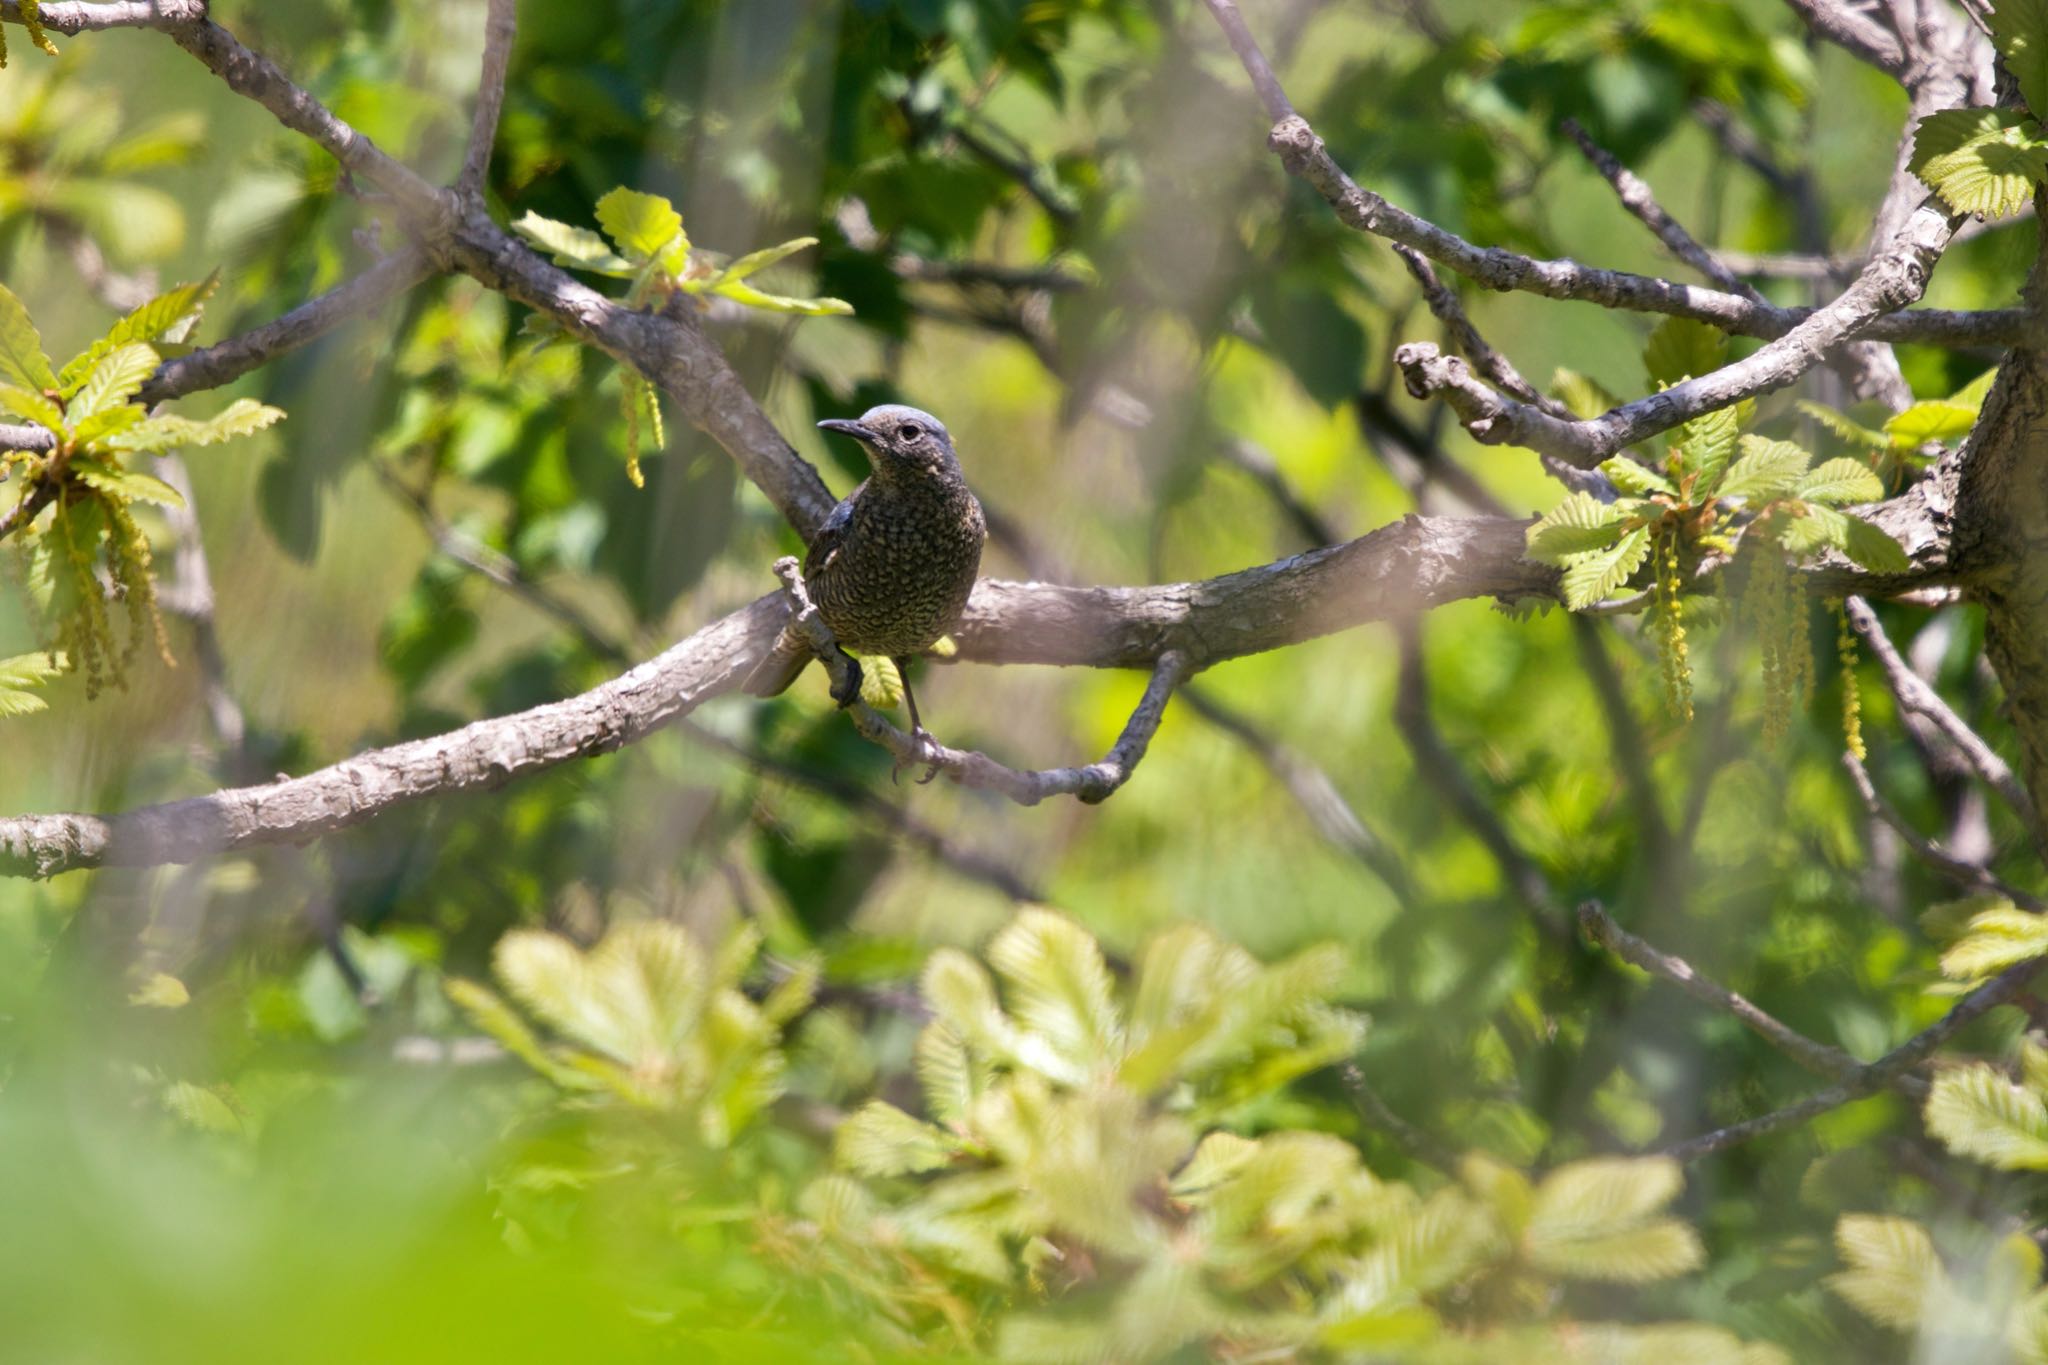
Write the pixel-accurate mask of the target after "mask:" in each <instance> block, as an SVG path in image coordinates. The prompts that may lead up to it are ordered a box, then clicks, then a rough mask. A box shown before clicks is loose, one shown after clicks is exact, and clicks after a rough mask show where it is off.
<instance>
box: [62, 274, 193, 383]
mask: <svg viewBox="0 0 2048 1365" xmlns="http://www.w3.org/2000/svg"><path fill="white" fill-rule="evenodd" d="M219 287H220V272H219V271H218V270H216V271H214V272H213V273H212V274H210V275H208V276H207V277H206V278H205V279H203V280H198V281H195V282H193V283H191V284H181V285H179V286H178V287H177V288H175V289H167V290H165V291H164V292H163V293H161V294H158V295H157V296H156V297H155V298H153V299H150V300H149V301H148V302H146V303H142V304H139V305H137V306H136V307H135V308H133V309H131V310H130V311H129V312H128V314H127V316H125V317H123V318H122V319H121V320H120V321H119V322H117V323H115V324H114V325H113V327H111V328H110V329H108V331H107V334H106V335H105V336H103V337H101V338H99V339H98V340H97V341H95V342H93V344H92V345H90V346H88V347H87V348H86V349H85V350H83V351H81V352H79V353H78V354H77V355H75V356H73V357H71V359H69V360H67V361H65V362H64V368H63V370H62V371H61V372H59V374H58V375H57V388H58V390H59V391H60V392H62V393H64V394H67V395H69V394H71V393H73V392H75V391H76V390H77V388H78V386H79V385H80V384H82V383H84V382H85V378H86V376H87V375H89V374H91V373H92V371H93V367H94V366H96V365H98V364H99V363H100V361H101V360H102V359H104V358H105V357H106V356H107V355H108V354H109V353H111V352H113V351H115V350H118V349H120V348H121V347H123V346H126V345H129V344H131V343H133V342H137V341H142V342H157V341H161V340H165V339H169V340H171V341H176V342H183V341H185V340H187V339H188V338H189V337H190V336H191V333H192V330H193V328H194V327H196V326H197V325H198V322H199V318H200V316H201V315H202V314H203V313H204V311H205V309H206V301H207V300H208V299H210V298H212V297H213V292H214V290H216V289H218V288H219Z"/></svg>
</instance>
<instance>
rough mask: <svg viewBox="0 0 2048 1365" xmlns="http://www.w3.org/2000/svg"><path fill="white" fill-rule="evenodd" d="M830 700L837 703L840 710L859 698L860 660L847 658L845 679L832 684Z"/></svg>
mask: <svg viewBox="0 0 2048 1365" xmlns="http://www.w3.org/2000/svg"><path fill="white" fill-rule="evenodd" d="M832 700H834V701H836V702H838V703H839V709H840V710H842V711H844V710H845V709H846V708H847V707H849V706H851V705H853V704H854V703H855V702H857V701H859V700H860V660H858V659H854V658H848V659H847V661H846V679H845V681H844V682H843V683H840V682H835V683H833V684H832Z"/></svg>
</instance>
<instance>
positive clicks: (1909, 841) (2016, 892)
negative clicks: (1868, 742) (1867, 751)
mask: <svg viewBox="0 0 2048 1365" xmlns="http://www.w3.org/2000/svg"><path fill="white" fill-rule="evenodd" d="M1842 766H1843V767H1845V768H1847V769H1848V770H1849V780H1850V781H1851V782H1852V783H1854V784H1855V786H1856V794H1857V795H1858V796H1860V797H1862V798H1863V806H1864V809H1866V810H1868V811H1869V812H1870V813H1871V814H1872V815H1874V816H1876V817H1877V818H1878V819H1880V820H1882V821H1884V822H1885V823H1886V824H1887V825H1890V826H1891V827H1892V829H1893V831H1894V832H1896V833H1897V834H1898V836H1899V838H1900V839H1901V840H1903V841H1904V842H1905V845H1906V847H1907V848H1909V849H1911V850H1912V852H1913V856H1914V857H1916V858H1918V859H1920V861H1921V862H1923V863H1926V864H1927V865H1928V866H1929V867H1931V868H1933V869H1934V870H1935V871H1937V872H1939V873H1941V874H1942V875H1943V876H1945V877H1947V878H1949V879H1950V880H1951V881H1953V882H1955V883H1957V884H1958V885H1960V886H1966V887H1968V888H1970V889H1971V890H1972V891H1985V892H1989V893H1990V894H1992V895H1994V896H2003V897H2004V898H2005V899H2007V900H2009V901H2011V902H2012V903H2013V904H2014V905H2017V906H2020V907H2022V908H2023V909H2027V910H2048V902H2044V901H2042V900H2041V899H2040V898H2039V897H2038V896H2030V895H2028V894H2027V893H2026V892H2024V891H2022V890H2020V889H2019V888H2018V887H2016V886H2013V885H2012V884H2010V883H2009V882H2007V881H2005V880H2004V879H2003V878H2001V877H2000V876H1998V875H1997V874H1996V873H1994V872H1992V871H1991V869H1990V868H1988V867H1985V866H1983V865H1982V864H1981V863H1973V862H1971V861H1970V860H1969V859H1967V858H1958V857H1957V856H1956V855H1955V854H1953V853H1951V852H1949V851H1948V850H1947V849H1945V848H1943V847H1942V846H1941V845H1940V844H1938V843H1936V842H1935V841H1934V840H1932V839H1930V838H1928V837H1927V836H1926V835H1924V834H1922V833H1921V832H1920V831H1919V830H1917V829H1914V828H1913V825H1912V822H1911V821H1909V820H1907V819H1906V817H1905V816H1903V815H1901V814H1899V811H1898V808H1897V807H1895V806H1893V805H1892V803H1891V802H1889V801H1887V800H1885V799H1884V794H1883V793H1882V792H1880V791H1878V789H1877V784H1876V783H1874V782H1872V781H1871V780H1870V770H1869V769H1868V768H1866V767H1864V766H1863V760H1862V759H1859V758H1858V757H1856V755H1854V754H1852V753H1845V754H1843V755H1842Z"/></svg>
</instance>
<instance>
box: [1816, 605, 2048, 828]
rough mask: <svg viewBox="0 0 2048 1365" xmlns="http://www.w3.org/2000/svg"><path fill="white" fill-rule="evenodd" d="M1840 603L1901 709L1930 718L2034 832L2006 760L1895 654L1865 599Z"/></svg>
mask: <svg viewBox="0 0 2048 1365" xmlns="http://www.w3.org/2000/svg"><path fill="white" fill-rule="evenodd" d="M1842 605H1843V610H1844V611H1846V612H1847V613H1848V616H1849V624H1850V625H1852V626H1854V627H1855V628H1856V633H1857V634H1858V635H1861V636H1862V637H1863V640H1864V643H1866V644H1868V645H1869V646H1870V652H1871V654H1872V655H1873V656H1875V657H1876V659H1877V663H1878V667H1879V668H1881V669H1883V670H1884V680H1885V682H1886V684H1887V685H1889V686H1890V688H1891V690H1892V695H1893V696H1894V697H1896V698H1897V699H1898V703H1899V707H1900V709H1901V710H1903V711H1907V712H1909V713H1911V714H1913V715H1916V716H1923V717H1925V718H1926V719H1927V720H1929V721H1931V722H1932V723H1933V725H1934V727H1935V728H1936V729H1937V730H1939V731H1940V732H1941V733H1942V734H1943V735H1944V736H1945V737H1946V738H1947V739H1948V742H1949V743H1951V744H1953V745H1954V746H1955V747H1956V751H1957V752H1958V753H1960V754H1961V755H1962V756H1963V760H1964V762H1966V763H1968V764H1969V765H1970V768H1971V770H1972V771H1973V772H1975V773H1976V774H1977V776H1978V777H1979V778H1981V779H1983V781H1984V782H1985V783H1986V784H1987V785H1989V786H1990V787H1991V788H1992V790H1994V791H1996V792H1997V793H1998V794H1999V795H2000V796H2002V797H2004V798H2005V800H2006V803H2007V804H2008V805H2010V806H2011V807H2012V808H2013V810H2014V811H2016V812H2017V813H2018V814H2019V816H2020V818H2021V819H2023V820H2025V821H2026V823H2027V829H2028V831H2029V832H2030V833H2032V832H2034V831H2035V830H2036V829H2037V828H2038V824H2039V822H2038V821H2037V820H2036V818H2035V815H2034V802H2033V798H2032V797H2030V796H2028V795H2027V789H2026V788H2025V787H2023V786H2021V785H2020V780H2019V778H2017V777H2015V776H2014V775H2013V771H2012V769H2011V768H2010V767H2009V766H2007V764H2006V761H2005V760H2004V759H2002V758H2000V757H1999V756H1998V755H1997V754H1996V753H1995V752H1993V750H1992V748H1991V746H1990V745H1989V744H1987V743H1985V742H1984V739H1983V737H1982V736H1980V735H1979V734H1978V733H1977V732H1976V731H1975V730H1972V729H1971V728H1970V727H1969V724H1968V723H1967V722H1966V721H1964V719H1963V718H1962V717H1961V716H1959V715H1957V714H1956V713H1955V711H1954V710H1953V709H1952V708H1951V707H1950V706H1949V704H1948V703H1947V702H1946V701H1943V700H1942V697H1941V694H1940V693H1939V692H1936V691H1935V690H1934V689H1933V688H1932V687H1930V686H1929V685H1928V684H1927V680H1926V679H1924V678H1922V677H1921V676H1920V675H1919V674H1918V673H1915V672H1914V671H1913V669H1912V667H1911V666H1910V665H1908V664H1907V662H1906V661H1905V660H1904V659H1902V658H1900V657H1899V651H1898V650H1897V649H1896V648H1894V647H1893V645H1892V642H1891V637H1890V636H1888V635H1886V634H1885V632H1884V626H1883V625H1882V624H1881V623H1880V622H1879V621H1878V619H1877V613H1876V612H1875V611H1872V610H1871V608H1870V604H1869V603H1868V602H1865V601H1864V600H1863V599H1862V598H1860V597H1850V598H1848V599H1846V600H1845V601H1844V602H1843V604H1842Z"/></svg>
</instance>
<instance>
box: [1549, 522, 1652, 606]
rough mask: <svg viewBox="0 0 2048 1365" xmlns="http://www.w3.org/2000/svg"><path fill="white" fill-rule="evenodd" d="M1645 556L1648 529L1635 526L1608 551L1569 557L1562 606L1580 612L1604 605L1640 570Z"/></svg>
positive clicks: (1646, 553) (1648, 538)
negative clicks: (1631, 575)
mask: <svg viewBox="0 0 2048 1365" xmlns="http://www.w3.org/2000/svg"><path fill="white" fill-rule="evenodd" d="M1649 553H1650V531H1649V528H1648V527H1645V526H1638V527H1637V528H1636V529H1635V530H1633V531H1630V532H1629V533H1628V534H1627V535H1625V536H1623V537H1622V538H1621V539H1620V540H1619V541H1618V542H1616V543H1615V544H1614V545H1613V546H1612V547H1611V548H1609V549H1605V550H1595V551H1593V552H1592V553H1591V554H1584V555H1574V556H1572V558H1571V560H1570V562H1569V563H1567V564H1566V566H1565V571H1564V601H1565V605H1566V606H1568V607H1570V608H1571V609H1572V610H1573V611H1583V610H1585V609H1586V608H1587V607H1590V606H1592V605H1594V604H1595V603H1597V602H1604V601H1605V600H1607V598H1609V597H1611V596H1613V595H1614V592H1615V590H1616V589H1618V588H1620V587H1621V585H1622V584H1624V583H1626V582H1628V580H1629V575H1630V574H1633V573H1634V572H1635V571H1636V570H1637V569H1639V568H1641V567H1642V564H1643V560H1644V559H1646V558H1648V557H1649Z"/></svg>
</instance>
